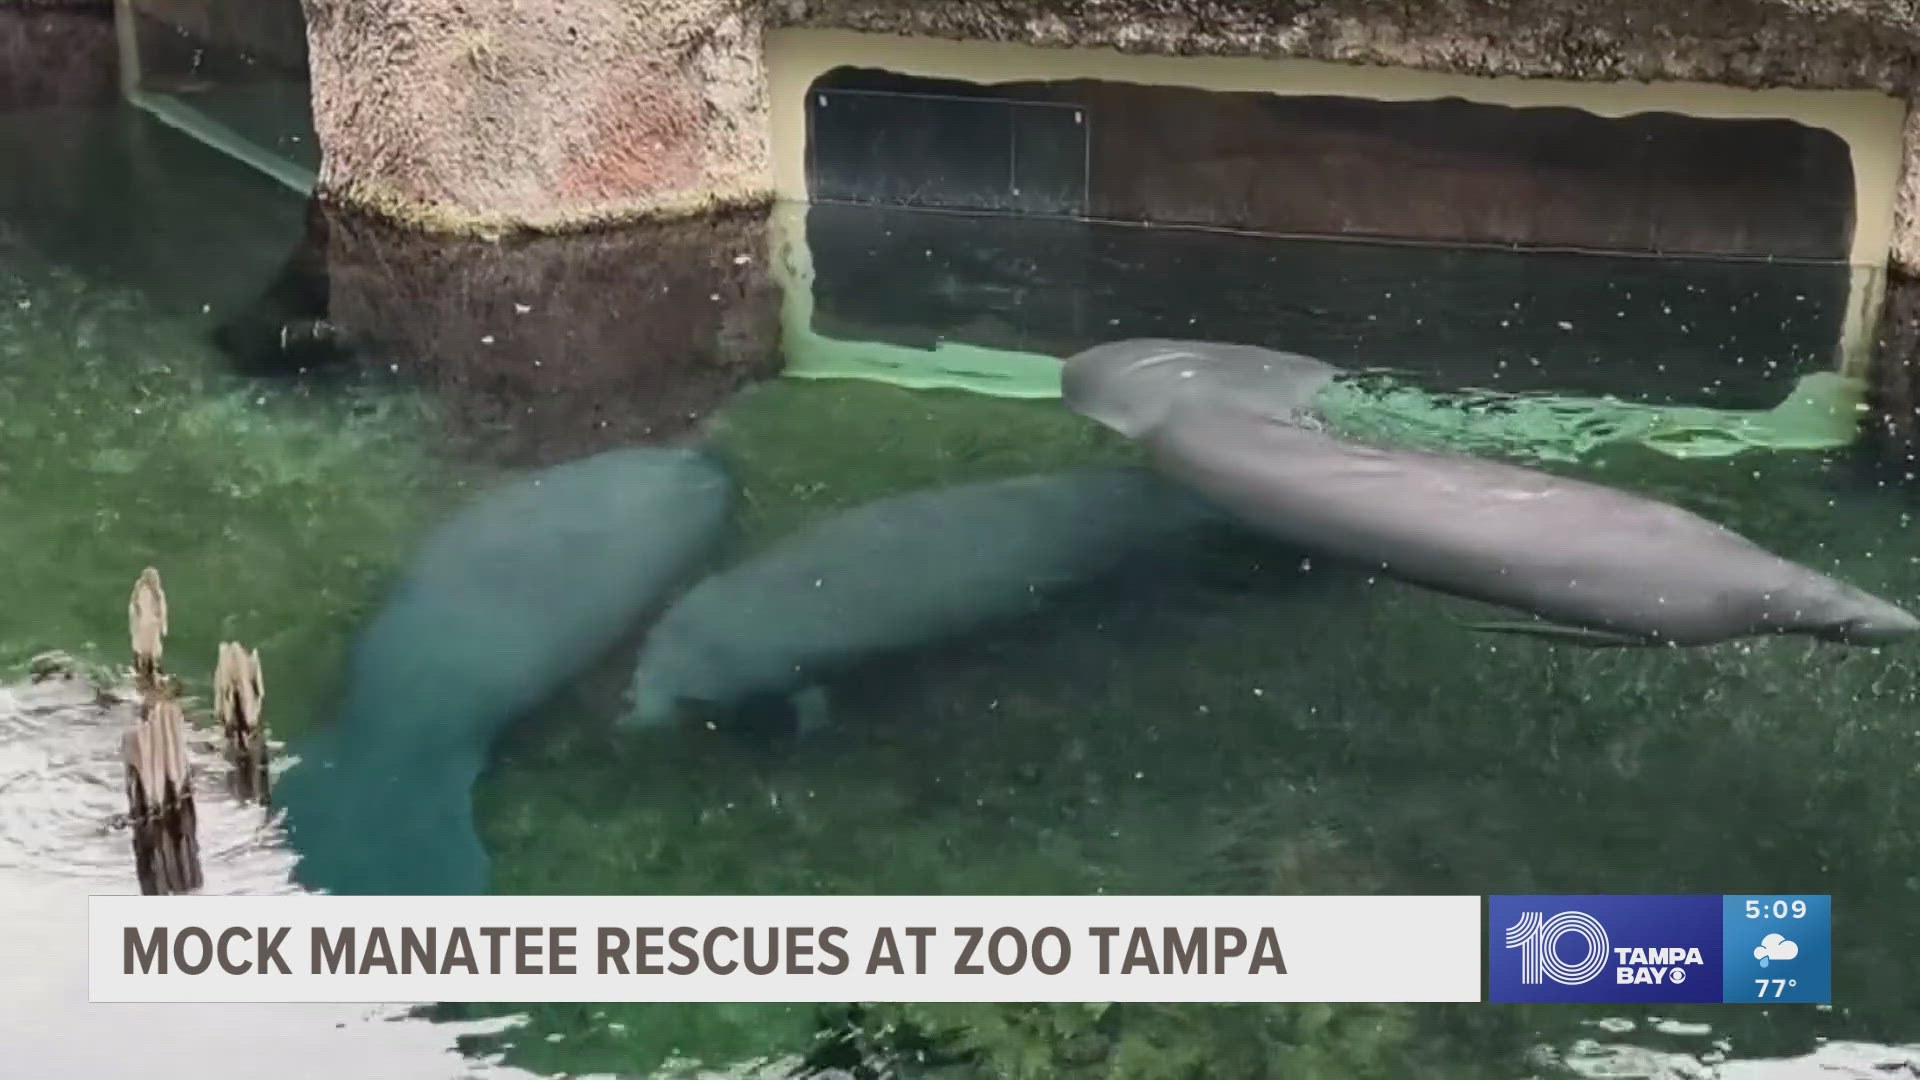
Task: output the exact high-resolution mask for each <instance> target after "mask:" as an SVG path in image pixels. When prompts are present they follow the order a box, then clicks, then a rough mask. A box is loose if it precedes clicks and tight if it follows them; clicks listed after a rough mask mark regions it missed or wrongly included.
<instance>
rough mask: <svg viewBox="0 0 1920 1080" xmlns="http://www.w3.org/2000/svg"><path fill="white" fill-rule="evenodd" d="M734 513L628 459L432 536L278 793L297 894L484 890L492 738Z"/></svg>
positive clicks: (687, 568)
mask: <svg viewBox="0 0 1920 1080" xmlns="http://www.w3.org/2000/svg"><path fill="white" fill-rule="evenodd" d="M733 501H734V486H733V483H732V481H731V479H730V477H729V476H728V474H727V472H726V470H725V469H724V468H723V467H722V466H721V465H720V463H719V462H718V461H717V460H715V459H714V458H712V457H710V456H708V455H707V454H706V453H704V452H702V451H697V450H686V449H644V448H643V449H626V450H616V451H612V452H609V453H604V454H599V455H596V456H593V457H589V458H585V459H582V460H579V461H574V462H571V463H568V464H565V465H561V466H558V467H555V468H552V469H548V470H545V471H543V472H540V473H537V474H534V475H532V476H530V477H527V478H525V479H522V480H520V481H518V482H515V483H510V484H507V485H505V486H503V487H500V488H498V489H496V490H494V491H492V492H489V493H487V494H484V495H482V496H480V497H479V498H478V499H476V500H475V501H474V502H472V503H471V504H469V505H468V506H467V507H465V508H464V509H462V510H460V511H459V512H458V513H456V514H455V515H453V516H452V517H451V518H450V519H449V520H447V521H446V522H444V523H443V524H441V525H440V526H439V527H437V528H436V529H435V530H434V531H433V532H432V533H431V534H430V535H429V536H428V537H427V538H426V540H425V542H424V543H423V544H422V545H421V546H420V548H419V549H418V550H417V551H416V552H415V554H414V556H413V558H412V560H411V562H410V563H409V565H408V567H407V569H406V571H405V572H404V574H403V576H402V577H401V579H400V582H399V585H398V587H397V588H396V589H395V590H394V592H393V593H392V595H391V596H390V597H389V598H388V599H387V602H386V604H385V606H384V607H382V608H381V609H380V611H379V613H378V615H377V616H376V617H375V618H374V620H373V622H372V623H371V624H370V625H369V626H368V627H367V628H366V629H365V631H364V632H363V633H362V634H361V635H360V637H359V639H358V640H357V641H356V642H355V643H354V646H353V649H352V652H351V654H350V659H349V667H348V672H347V686H346V691H345V700H344V702H343V703H342V708H341V711H340V714H339V716H338V718H337V721H336V722H335V723H334V724H333V725H331V727H329V728H327V729H325V730H323V731H322V732H321V733H320V734H319V735H318V736H317V737H316V738H315V739H314V740H313V741H312V743H311V744H309V745H308V746H306V747H303V748H302V750H301V757H302V761H301V762H300V763H299V764H298V765H296V766H295V767H294V768H293V769H291V770H289V772H288V774H287V775H286V777H285V778H283V779H282V780H281V781H280V783H279V785H278V787H277V790H276V792H275V797H276V801H278V802H279V803H280V804H281V805H283V806H285V807H286V809H287V823H288V827H289V829H290V833H291V839H292V841H293V844H294V846H295V848H296V849H297V850H298V851H299V852H300V855H301V863H300V868H299V877H300V879H301V881H302V883H303V884H305V885H307V886H308V887H310V888H318V889H325V890H327V891H330V892H340V893H380V894H439V893H462V894H464V893H478V892H483V891H485V888H486V885H487V870H488V861H487V856H486V853H485V851H484V850H483V849H482V847H481V845H480V841H479V838H478V837H477V835H476V834H475V832H474V826H473V810H472V789H473V784H474V781H475V779H476V778H477V777H478V776H479V775H480V773H481V771H482V769H483V768H484V767H485V765H486V762H487V759H488V752H489V749H490V748H491V747H492V745H493V742H494V740H495V738H496V737H497V736H498V735H499V734H500V733H501V731H502V730H503V729H504V728H506V727H507V725H508V724H509V723H510V722H511V721H513V720H514V719H515V718H516V717H518V716H520V715H521V714H523V713H525V712H526V711H528V710H529V709H531V708H533V707H534V706H535V705H538V704H539V703H540V702H542V701H543V700H545V699H547V698H548V697H550V696H551V695H552V694H554V693H555V692H556V691H557V690H559V689H560V688H561V687H562V686H563V685H564V684H565V683H566V682H567V681H568V680H569V679H571V678H572V677H574V676H575V675H576V674H578V673H579V672H580V671H581V670H582V669H583V668H584V667H586V666H588V665H589V664H591V663H593V662H594V661H595V660H596V659H598V658H599V657H600V656H601V655H603V654H604V653H605V652H606V651H607V650H608V649H609V648H611V647H612V646H613V645H614V644H615V643H616V642H617V641H618V640H619V638H620V637H621V636H622V635H623V634H625V633H626V632H628V631H630V630H632V629H634V628H635V626H636V624H637V623H638V622H639V621H640V620H641V619H642V618H643V617H644V616H646V615H648V614H649V613H651V612H653V611H656V610H658V609H659V608H660V607H661V606H663V605H664V604H665V602H666V600H667V598H668V596H669V595H670V593H671V591H672V590H673V589H675V588H677V587H679V586H681V585H683V584H684V583H685V581H686V579H687V578H688V577H690V576H691V574H692V573H693V572H694V570H695V569H696V566H697V564H698V563H699V561H700V560H701V559H702V558H704V557H705V556H706V555H707V554H708V553H709V552H710V551H711V550H712V549H713V547H714V545H715V544H716V542H717V541H718V539H719V537H720V534H721V532H722V531H723V528H724V526H725V525H726V523H727V521H728V518H729V516H730V512H731V509H732V506H733Z"/></svg>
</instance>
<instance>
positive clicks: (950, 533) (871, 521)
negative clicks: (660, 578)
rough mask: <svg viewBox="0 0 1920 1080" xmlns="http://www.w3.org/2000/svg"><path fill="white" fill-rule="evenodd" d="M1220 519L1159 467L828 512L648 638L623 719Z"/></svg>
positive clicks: (778, 690) (651, 722) (902, 636)
mask: <svg viewBox="0 0 1920 1080" xmlns="http://www.w3.org/2000/svg"><path fill="white" fill-rule="evenodd" d="M1219 520H1221V518H1220V516H1219V515H1218V514H1217V512H1215V511H1213V510H1212V509H1211V508H1209V507H1207V506H1206V504H1205V503H1204V502H1202V501H1201V500H1199V499H1196V498H1194V497H1192V496H1191V495H1189V494H1187V493H1186V492H1184V491H1182V490H1180V488H1179V487H1178V486H1177V485H1173V484H1169V483H1167V482H1166V481H1165V480H1162V479H1161V478H1159V477H1158V476H1155V475H1154V474H1153V472H1152V470H1149V469H1139V468H1100V467H1094V468H1084V469H1078V470H1069V471H1065V472H1060V473H1051V474H1043V475H1033V476H1022V477H1016V478H1013V479H1005V480H990V481H981V482H975V483H966V484H957V485H954V486H951V487H942V488H934V489H929V490H924V491H916V492H912V493H909V494H906V495H899V496H894V497H891V498H885V499H880V500H878V501H876V502H871V503H868V504H866V505H863V506H860V507H856V508H855V509H852V510H849V511H847V512H845V513H841V514H837V515H834V516H832V517H829V518H827V519H826V520H825V521H823V522H821V523H819V524H816V525H813V526H811V527H809V528H806V529H804V530H802V531H801V532H799V533H798V534H797V535H795V536H793V537H791V538H789V539H787V540H784V541H781V542H779V543H776V544H775V545H774V546H773V547H772V548H771V549H770V550H768V551H767V552H766V553H764V554H762V555H759V556H758V557H755V558H752V559H749V560H748V561H746V562H744V563H742V564H740V565H739V566H736V567H734V568H732V569H730V570H727V571H725V572H723V573H720V574H718V575H715V576H714V577H711V578H708V579H707V580H705V581H703V582H701V583H700V584H699V585H696V586H695V587H693V588H692V589H690V590H688V591H687V593H686V595H685V596H683V597H682V598H681V599H680V600H679V602H678V603H676V604H675V605H674V606H673V607H672V609H670V610H669V611H668V612H667V614H666V615H664V616H663V617H662V618H661V619H660V621H659V623H658V624H656V625H655V626H654V627H653V629H652V630H651V631H650V632H649V634H648V636H647V640H646V643H645V645H644V647H643V648H642V649H641V653H640V658H639V662H638V664H637V666H636V668H635V671H634V674H633V684H632V687H631V689H630V692H629V693H630V698H631V704H632V708H631V709H630V711H629V712H628V713H627V715H626V718H625V720H624V725H625V726H628V727H649V726H656V725H660V724H665V723H669V722H671V721H673V720H674V719H676V718H677V717H678V716H679V711H680V709H681V707H682V706H683V705H686V704H689V703H696V702H697V703H700V704H702V705H704V706H708V707H717V708H723V709H724V708H727V707H731V706H735V705H738V704H739V703H741V702H742V701H745V700H746V699H748V698H752V697H758V696H761V695H767V694H791V693H794V692H795V691H799V692H800V693H799V695H798V696H797V697H796V699H795V702H796V705H797V706H798V707H799V709H800V714H801V724H802V726H803V729H804V728H811V727H815V726H817V725H818V724H819V723H820V722H822V720H823V719H824V709H825V701H824V697H823V696H822V692H820V691H818V690H817V684H816V680H819V679H822V678H824V677H828V676H831V675H833V674H835V673H837V672H840V671H843V670H845V669H846V668H848V667H849V666H850V665H853V664H855V663H858V662H860V661H862V660H865V659H868V658H870V657H873V656H876V655H881V654H885V653H889V652H895V651H897V650H903V649H909V648H914V647H918V646H923V645H929V644H933V643H936V642H937V641H940V640H942V639H946V638H949V637H951V636H952V635H956V634H959V633H963V632H965V631H968V630H972V629H974V628H976V627H979V626H980V625H982V624H984V623H986V622H988V621H989V620H994V619H999V618H1004V617H1009V616H1015V615H1019V614H1022V613H1025V612H1028V611H1030V610H1032V609H1033V608H1034V607H1036V606H1037V605H1038V604H1040V603H1041V602H1042V601H1043V599H1044V598H1045V597H1046V595H1047V594H1049V593H1051V592H1053V591H1055V590H1058V589H1062V588H1066V587H1070V586H1075V585H1080V584H1084V583H1087V582H1089V581H1091V580H1093V579H1095V578H1097V577H1099V576H1100V575H1102V574H1104V573H1107V572H1109V571H1111V570H1114V569H1116V568H1118V567H1119V566H1120V565H1121V564H1122V563H1123V562H1125V561H1127V560H1128V559H1130V558H1132V557H1134V556H1138V555H1141V554H1144V553H1146V552H1148V551H1149V550H1152V549H1155V548H1157V547H1159V546H1161V545H1168V544H1171V543H1173V542H1175V541H1177V540H1179V539H1182V538H1185V537H1186V536H1188V535H1191V534H1192V533H1193V532H1194V531H1195V530H1197V529H1198V528H1199V527H1201V526H1203V525H1205V524H1207V523H1210V522H1215V521H1219Z"/></svg>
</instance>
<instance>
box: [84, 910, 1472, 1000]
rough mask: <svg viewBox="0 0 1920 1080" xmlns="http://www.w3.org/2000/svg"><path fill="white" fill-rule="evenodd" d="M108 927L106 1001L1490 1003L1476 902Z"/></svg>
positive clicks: (500, 913)
mask: <svg viewBox="0 0 1920 1080" xmlns="http://www.w3.org/2000/svg"><path fill="white" fill-rule="evenodd" d="M174 912H177V913H178V915H177V916H175V915H174V914H173V913H174ZM90 914H91V923H92V928H91V934H92V944H93V948H92V953H91V958H90V965H91V971H90V975H91V977H92V992H93V1000H96V1001H192V1000H211V1001H255V1000H257V1001H300V1000H325V1001H369V1002H372V1001H379V1002H391V1001H405V1000H435V1001H468V1000H507V999H511V1000H524V1001H543V1000H544V1001H570V1002H595V1001H795V1002H800V1001H833V1000H841V999H848V1000H855V999H859V1000H885V999H893V1000H912V1001H931V1000H950V1001H1006V1000H1056V1001H1124V1000H1138V1001H1182V1000H1185V1001H1342V1000H1351V1001H1399V1000H1410V1001H1474V1000H1479V998H1480V995H1481V972H1480V961H1479V956H1480V946H1481V940H1480V939H1481V926H1480V923H1481V914H1480V902H1479V900H1478V898H1476V897H1431V896H1429V897H1404V896H1400V897H1110V896H1092V897H847V898H829V897H439V898H425V897H335V896H324V895H308V896H292V897H106V896H100V897H94V898H93V899H92V908H91V912H90Z"/></svg>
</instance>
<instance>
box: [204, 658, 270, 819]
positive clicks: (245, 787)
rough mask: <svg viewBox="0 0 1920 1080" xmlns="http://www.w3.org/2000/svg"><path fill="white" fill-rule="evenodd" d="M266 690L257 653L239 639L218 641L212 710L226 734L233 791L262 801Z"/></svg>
mask: <svg viewBox="0 0 1920 1080" xmlns="http://www.w3.org/2000/svg"><path fill="white" fill-rule="evenodd" d="M266 693H267V691H266V684H265V682H264V681H263V680H262V678H261V675H260V654H259V653H258V652H251V651H248V650H247V649H246V648H244V647H242V646H241V645H240V643H239V642H235V641H226V642H221V644H220V660H219V662H218V664H216V665H215V667H214V671H213V712H214V716H215V717H216V718H217V719H218V720H219V721H220V730H221V731H223V732H225V733H226V737H227V759H228V761H229V762H230V763H231V764H232V766H233V772H232V785H233V794H234V797H235V798H238V799H242V800H245V801H250V802H258V803H263V804H264V803H266V802H267V801H268V798H269V795H270V789H269V784H268V773H267V729H266V725H265V722H264V719H263V718H262V716H261V704H262V702H263V701H264V700H265V699H266Z"/></svg>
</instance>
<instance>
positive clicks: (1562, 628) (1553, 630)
mask: <svg viewBox="0 0 1920 1080" xmlns="http://www.w3.org/2000/svg"><path fill="white" fill-rule="evenodd" d="M1459 625H1460V626H1463V627H1465V628H1466V629H1468V630H1477V631H1480V632H1481V633H1487V634H1520V635H1523V636H1527V637H1537V638H1541V639H1544V640H1547V641H1564V642H1567V643H1569V644H1573V645H1588V646H1591V647H1593V648H1596V649H1607V648H1617V649H1626V648H1648V647H1651V646H1654V645H1659V644H1660V642H1659V641H1657V640H1655V639H1653V638H1649V637H1640V636H1638V635H1635V634H1621V633H1616V632H1614V631H1611V630H1592V629H1588V628H1587V627H1584V626H1566V625H1563V624H1561V623H1553V622H1546V621H1545V620H1539V619H1485V620H1481V621H1478V622H1460V623H1459Z"/></svg>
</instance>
